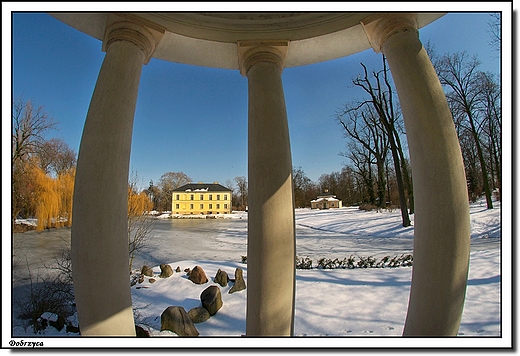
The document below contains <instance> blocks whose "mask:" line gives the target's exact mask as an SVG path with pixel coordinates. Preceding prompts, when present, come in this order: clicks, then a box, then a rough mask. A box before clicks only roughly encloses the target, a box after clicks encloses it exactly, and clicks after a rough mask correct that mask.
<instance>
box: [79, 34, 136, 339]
mask: <svg viewBox="0 0 520 356" xmlns="http://www.w3.org/2000/svg"><path fill="white" fill-rule="evenodd" d="M144 60H145V55H144V53H143V50H142V49H141V48H140V47H139V46H136V45H135V44H134V43H131V42H127V41H116V42H114V43H112V44H111V45H110V47H109V48H108V49H107V52H106V57H105V59H104V61H103V65H102V67H101V70H100V73H99V77H98V80H97V83H96V87H95V90H94V94H93V96H92V101H91V103H90V107H89V111H88V114H87V118H86V122H85V127H84V129H83V136H82V139H81V145H80V149H79V156H78V163H77V171H76V181H75V186H74V207H73V224H72V266H73V280H74V293H75V298H76V305H77V310H78V317H79V324H80V325H79V326H80V330H81V334H82V335H89V336H94V335H105V336H106V335H127V336H134V335H135V326H134V319H133V312H132V300H131V294H130V283H129V275H128V263H129V262H128V232H127V226H128V223H127V216H128V211H127V210H128V203H127V199H128V171H129V161H130V147H131V141H132V127H133V119H134V113H135V106H136V101H137V92H138V86H139V80H140V76H141V69H142V65H143V61H144Z"/></svg>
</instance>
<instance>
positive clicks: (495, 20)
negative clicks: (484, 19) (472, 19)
mask: <svg viewBox="0 0 520 356" xmlns="http://www.w3.org/2000/svg"><path fill="white" fill-rule="evenodd" d="M488 27H489V28H488V33H489V36H490V38H491V39H490V40H489V45H490V46H491V48H493V50H495V51H497V52H498V53H500V52H501V48H502V33H501V30H502V18H501V14H500V12H493V13H491V14H490V19H489V21H488Z"/></svg>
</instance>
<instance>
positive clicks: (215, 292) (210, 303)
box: [200, 286, 222, 316]
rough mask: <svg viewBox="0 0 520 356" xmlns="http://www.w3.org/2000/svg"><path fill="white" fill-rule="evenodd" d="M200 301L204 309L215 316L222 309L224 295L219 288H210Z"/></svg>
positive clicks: (205, 290)
mask: <svg viewBox="0 0 520 356" xmlns="http://www.w3.org/2000/svg"><path fill="white" fill-rule="evenodd" d="M200 301H201V302H202V307H203V308H204V309H206V310H207V311H208V312H209V315H211V316H213V315H215V314H217V312H218V310H219V309H220V308H222V294H221V293H220V288H219V287H218V286H209V287H208V288H206V289H204V290H203V291H202V293H201V294H200Z"/></svg>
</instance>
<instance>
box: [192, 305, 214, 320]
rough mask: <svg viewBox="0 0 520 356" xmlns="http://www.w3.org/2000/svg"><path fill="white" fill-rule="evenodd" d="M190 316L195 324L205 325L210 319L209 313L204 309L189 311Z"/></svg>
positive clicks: (196, 308)
mask: <svg viewBox="0 0 520 356" xmlns="http://www.w3.org/2000/svg"><path fill="white" fill-rule="evenodd" d="M188 316H189V317H190V319H191V321H193V323H195V324H197V323H203V322H205V321H206V320H208V319H209V318H210V316H211V315H209V311H208V310H207V309H206V308H203V307H195V308H192V309H190V310H189V311H188Z"/></svg>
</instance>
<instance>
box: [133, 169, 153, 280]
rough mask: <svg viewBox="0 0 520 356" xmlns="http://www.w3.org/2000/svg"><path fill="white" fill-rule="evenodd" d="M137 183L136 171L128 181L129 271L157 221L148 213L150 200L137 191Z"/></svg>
mask: <svg viewBox="0 0 520 356" xmlns="http://www.w3.org/2000/svg"><path fill="white" fill-rule="evenodd" d="M138 183H139V178H138V176H137V173H134V174H132V175H131V176H130V180H129V182H128V254H129V269H130V272H132V266H133V262H134V258H135V255H136V253H137V252H139V251H141V250H142V249H143V248H145V247H146V243H147V242H148V238H149V235H150V233H151V232H152V231H153V229H154V228H155V225H156V222H157V220H155V219H153V218H152V217H151V216H150V215H149V212H150V210H151V209H152V207H153V204H152V201H151V200H150V199H149V197H148V194H147V193H146V191H142V192H141V193H138Z"/></svg>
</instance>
